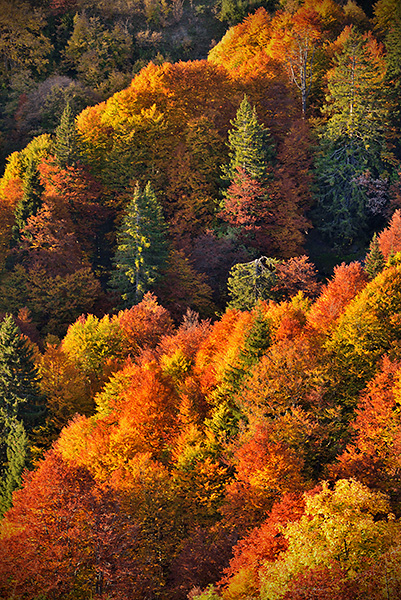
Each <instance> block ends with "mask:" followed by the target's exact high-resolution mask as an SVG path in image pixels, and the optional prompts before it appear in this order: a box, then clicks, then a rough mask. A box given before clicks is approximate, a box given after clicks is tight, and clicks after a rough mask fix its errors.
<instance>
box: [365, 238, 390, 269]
mask: <svg viewBox="0 0 401 600" xmlns="http://www.w3.org/2000/svg"><path fill="white" fill-rule="evenodd" d="M385 264H386V261H385V260H384V256H383V253H382V251H381V250H380V247H379V242H378V239H377V236H376V234H374V236H373V239H372V241H371V242H370V245H369V252H368V253H367V255H366V258H365V271H366V273H367V274H368V275H369V279H374V278H375V277H376V275H378V274H379V273H381V272H382V271H383V269H384V267H385Z"/></svg>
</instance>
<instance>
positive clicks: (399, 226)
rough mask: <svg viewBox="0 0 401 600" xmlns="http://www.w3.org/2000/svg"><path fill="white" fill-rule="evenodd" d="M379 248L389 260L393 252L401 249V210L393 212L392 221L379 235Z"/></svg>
mask: <svg viewBox="0 0 401 600" xmlns="http://www.w3.org/2000/svg"><path fill="white" fill-rule="evenodd" d="M378 242H379V248H380V250H381V252H382V254H383V256H384V258H385V259H386V260H387V259H388V258H389V257H390V256H391V254H396V252H400V251H401V210H400V209H398V210H396V211H395V213H394V214H393V216H392V218H391V221H390V223H389V225H388V227H386V229H384V230H383V231H382V232H381V234H380V235H379V236H378Z"/></svg>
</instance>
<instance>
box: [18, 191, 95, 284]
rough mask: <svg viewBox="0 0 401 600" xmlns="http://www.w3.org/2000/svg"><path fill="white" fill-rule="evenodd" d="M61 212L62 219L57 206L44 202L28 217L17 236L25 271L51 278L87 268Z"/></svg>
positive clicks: (65, 214)
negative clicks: (20, 233) (19, 239)
mask: <svg viewBox="0 0 401 600" xmlns="http://www.w3.org/2000/svg"><path fill="white" fill-rule="evenodd" d="M62 212H64V216H61V214H60V207H57V203H56V204H54V203H50V202H45V203H44V204H43V206H42V208H41V209H40V210H39V211H38V212H37V213H36V214H35V215H33V216H31V217H29V219H28V221H27V224H26V226H25V227H24V229H23V231H22V235H21V244H20V248H19V252H20V254H21V260H20V262H21V264H23V265H24V266H26V267H28V268H29V269H44V270H45V271H46V273H47V274H48V275H50V276H52V277H56V276H57V275H60V276H65V275H67V274H68V273H73V272H74V271H78V270H79V269H81V268H84V267H86V268H88V267H89V262H88V260H87V259H86V257H85V255H84V253H83V252H82V249H81V247H80V245H79V244H78V240H77V238H76V235H75V233H74V228H73V224H72V222H71V219H70V218H69V215H68V214H67V213H66V212H65V211H62Z"/></svg>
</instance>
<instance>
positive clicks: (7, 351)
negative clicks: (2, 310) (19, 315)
mask: <svg viewBox="0 0 401 600" xmlns="http://www.w3.org/2000/svg"><path fill="white" fill-rule="evenodd" d="M37 376H38V374H37V370H36V367H35V363H34V359H33V352H32V349H31V347H30V346H29V345H28V344H27V342H26V340H25V339H24V338H23V337H22V335H21V332H20V330H19V329H18V327H17V325H16V324H15V322H14V319H13V317H12V315H6V316H5V317H4V319H3V322H2V323H1V324H0V422H2V423H6V424H7V423H9V422H11V421H12V420H13V419H14V418H15V417H17V416H18V415H19V414H20V410H21V406H22V405H24V404H36V403H37V400H38V398H39V392H38V389H37V384H36V381H37Z"/></svg>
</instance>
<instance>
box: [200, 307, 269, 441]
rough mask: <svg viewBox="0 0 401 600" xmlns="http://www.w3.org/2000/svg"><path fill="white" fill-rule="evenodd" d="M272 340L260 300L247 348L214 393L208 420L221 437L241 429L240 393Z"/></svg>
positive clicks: (241, 352) (246, 341)
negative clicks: (212, 406) (212, 405)
mask: <svg viewBox="0 0 401 600" xmlns="http://www.w3.org/2000/svg"><path fill="white" fill-rule="evenodd" d="M270 343H271V335H270V325H269V323H268V321H267V320H266V319H265V318H264V316H263V313H262V311H261V309H260V305H258V304H256V307H255V320H254V322H253V324H252V326H251V328H250V330H249V331H248V332H247V335H246V339H245V344H244V348H242V349H241V350H240V352H239V355H238V360H237V362H236V365H232V366H230V368H229V369H228V370H227V372H226V373H225V375H224V378H223V381H222V383H221V384H220V385H219V386H218V387H217V388H216V389H215V390H214V392H213V394H212V397H211V401H212V402H213V403H214V408H213V409H212V413H211V416H210V418H209V419H206V421H205V424H206V426H207V427H208V428H209V429H210V430H211V431H213V433H214V434H215V435H216V436H217V439H222V438H223V439H229V438H232V437H233V436H235V435H236V434H237V433H238V431H239V422H240V420H241V419H242V418H243V415H242V412H241V409H240V403H239V402H238V395H239V394H240V392H241V389H243V388H244V383H245V381H246V379H247V378H248V377H249V376H250V374H251V369H252V367H253V366H254V365H255V364H256V363H257V362H258V361H259V360H260V359H261V357H262V356H263V355H264V354H265V353H266V351H267V349H268V347H269V346H270Z"/></svg>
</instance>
